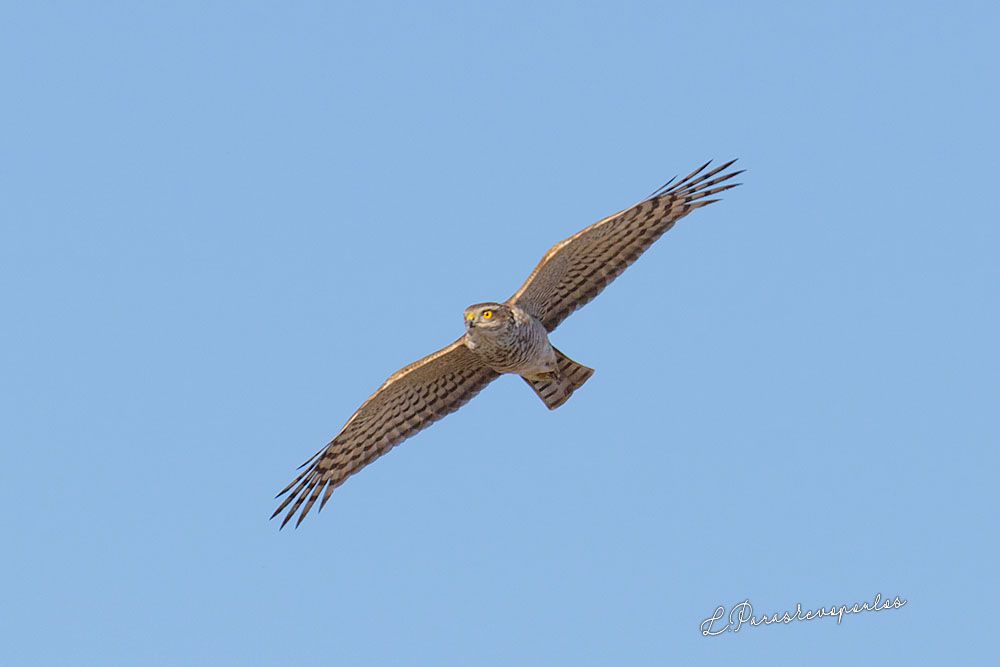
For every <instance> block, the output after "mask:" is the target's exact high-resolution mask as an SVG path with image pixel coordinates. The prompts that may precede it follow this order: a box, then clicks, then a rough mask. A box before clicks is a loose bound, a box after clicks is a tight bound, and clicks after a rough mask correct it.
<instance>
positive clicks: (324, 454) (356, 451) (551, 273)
mask: <svg viewBox="0 0 1000 667" xmlns="http://www.w3.org/2000/svg"><path fill="white" fill-rule="evenodd" d="M734 162H735V160H731V161H729V162H727V163H725V164H723V165H721V166H719V167H717V168H714V169H712V170H709V171H706V169H708V166H709V165H710V164H711V162H707V163H705V164H704V165H702V166H701V167H699V168H698V169H696V170H694V171H693V172H691V173H690V174H688V175H687V176H685V177H684V178H682V179H681V180H679V181H677V182H676V183H674V180H675V179H671V180H670V181H668V182H667V183H666V184H665V185H663V186H662V187H661V188H659V189H658V190H656V191H655V192H653V194H651V195H650V196H649V197H647V198H646V199H644V200H643V201H641V202H639V203H638V204H636V205H635V206H632V207H631V208H627V209H625V210H623V211H621V212H619V213H616V214H614V215H612V216H609V217H607V218H604V219H603V220H600V221H599V222H596V223H594V224H593V225H591V226H589V227H587V228H586V229H584V230H583V231H581V232H579V233H578V234H574V235H573V236H571V237H569V238H568V239H566V240H565V241H562V242H561V243H557V244H556V245H555V246H553V247H552V249H551V250H549V251H548V252H547V253H545V256H544V257H543V258H542V261H541V262H539V263H538V266H537V267H535V270H534V271H533V272H532V273H531V275H530V276H528V280H527V281H525V283H524V285H522V286H521V289H519V290H517V292H516V293H515V294H514V296H512V297H510V298H509V299H507V300H506V301H504V302H486V303H478V304H475V305H473V306H469V307H468V308H466V309H465V333H464V335H463V336H462V337H461V338H459V339H458V340H456V341H455V342H454V343H452V344H451V345H448V346H447V347H445V348H443V349H441V350H438V351H437V352H435V353H434V354H431V355H430V356H427V357H424V358H423V359H421V360H419V361H417V362H415V363H412V364H410V365H409V366H407V367H405V368H403V369H401V370H400V371H398V372H397V373H394V374H393V375H392V377H390V378H389V379H388V380H386V381H385V383H384V384H383V385H382V386H381V387H379V389H378V391H376V392H375V393H374V394H372V396H371V397H370V398H369V399H368V400H367V401H365V402H364V403H363V404H362V405H361V407H360V408H358V410H357V412H355V413H354V415H353V416H351V418H350V419H348V420H347V424H346V425H345V426H344V428H343V429H342V430H341V431H340V433H339V434H338V435H337V436H336V437H335V438H334V439H333V440H331V441H330V443H329V444H328V445H327V446H326V447H324V448H323V449H321V450H320V451H319V452H317V453H316V454H315V455H314V456H313V457H312V458H310V459H309V460H308V461H306V462H305V463H303V464H302V465H301V466H300V467H299V469H300V470H302V469H303V468H304V470H302V472H301V474H299V475H298V476H297V477H296V478H295V479H294V480H293V481H292V482H291V484H289V485H288V486H286V487H285V488H284V489H283V490H282V491H281V493H279V494H278V496H277V497H278V498H280V497H281V496H286V497H285V499H284V500H283V501H282V502H281V504H280V505H279V506H278V509H276V510H275V512H274V514H272V515H271V518H272V519H273V518H274V517H275V516H277V515H278V514H280V513H281V512H282V511H284V510H285V509H286V508H288V510H287V512H286V514H285V517H284V520H283V521H282V522H281V526H282V527H284V526H285V524H287V523H288V522H289V521H290V520H291V519H292V517H294V516H295V514H296V513H297V512H298V521H297V522H296V524H295V525H296V526H298V525H299V524H300V523H302V520H303V519H305V517H306V515H308V514H309V510H311V509H312V507H313V505H314V504H315V502H316V500H317V499H319V498H320V496H321V495H322V502H321V503H320V509H321V510H322V508H323V507H324V506H325V505H326V502H327V501H328V500H329V499H330V495H331V494H332V493H333V490H334V489H335V488H337V487H338V486H340V485H341V484H342V483H343V482H344V480H346V479H347V478H348V477H350V476H351V475H353V474H354V473H356V472H357V471H358V470H360V469H361V468H363V467H364V466H366V465H368V464H369V463H371V462H372V461H374V460H375V459H377V458H378V457H379V456H381V455H383V454H385V453H386V452H388V451H389V450H390V449H392V448H393V447H394V446H396V445H398V444H399V443H401V442H402V441H403V440H405V439H406V438H408V437H410V436H411V435H413V434H414V433H417V432H418V431H420V430H422V429H424V428H426V427H428V426H430V425H431V424H432V423H433V422H435V421H437V420H438V419H441V418H442V417H444V416H445V415H447V414H450V413H452V412H454V411H455V410H458V409H459V408H460V407H462V406H463V405H465V404H466V403H467V402H468V401H469V400H471V399H472V397H474V396H475V395H476V394H478V393H479V392H480V390H482V388H483V387H485V386H486V385H488V384H489V383H490V382H492V381H493V380H495V379H496V378H498V377H499V376H500V375H502V374H504V373H512V374H516V375H520V376H521V377H522V378H524V380H525V382H527V383H528V385H530V386H531V388H532V389H533V390H534V391H535V393H536V394H538V397H539V398H540V399H541V400H542V401H543V402H544V403H545V405H546V406H548V408H549V409H550V410H554V409H555V408H558V407H559V406H560V405H562V404H563V403H565V402H566V401H567V399H569V397H570V396H571V395H572V394H573V392H574V391H576V390H577V389H579V388H580V386H581V385H583V383H584V382H586V381H587V380H588V379H589V378H590V376H591V375H592V374H593V372H594V371H593V369H590V368H587V367H586V366H584V365H582V364H578V363H577V362H575V361H573V360H572V359H570V358H569V357H567V356H566V355H565V354H563V353H562V352H560V351H559V350H558V349H556V348H555V347H554V346H553V345H552V343H550V342H549V333H551V332H552V330H553V329H555V328H556V327H557V326H559V323H560V322H562V321H563V320H564V319H566V318H567V317H568V316H569V315H570V314H571V313H572V312H573V311H574V310H576V309H577V308H580V307H581V306H583V305H584V304H586V303H588V302H589V301H590V300H591V299H593V298H594V297H595V296H597V295H598V294H599V293H600V292H601V290H603V289H604V288H605V287H607V285H608V284H609V283H610V282H611V281H612V280H614V279H615V278H617V277H618V276H619V275H620V274H621V273H622V271H624V270H625V269H626V268H627V267H628V266H629V265H630V264H632V262H634V261H635V260H636V259H638V257H639V255H641V254H642V253H643V252H644V251H645V250H646V249H647V248H649V247H650V246H651V245H652V244H653V242H654V241H656V240H657V239H658V238H660V236H662V235H663V233H664V232H666V231H667V230H668V229H670V228H671V227H673V226H674V223H675V222H677V221H678V220H680V219H681V218H683V217H684V216H685V215H687V214H688V213H690V212H691V211H693V210H695V209H696V208H700V207H702V206H706V205H708V204H711V203H713V202H716V201H718V199H712V198H711V197H712V196H713V195H716V194H719V193H720V192H722V191H724V190H728V189H729V188H733V187H736V186H737V185H739V184H738V183H726V184H723V183H724V182H725V181H728V180H729V179H731V178H733V177H734V176H736V175H737V174H741V173H743V172H742V171H726V170H727V169H728V168H729V167H730V166H732V164H733V163H734ZM286 494H287V495H286ZM289 506H290V507H289ZM300 510H301V511H300Z"/></svg>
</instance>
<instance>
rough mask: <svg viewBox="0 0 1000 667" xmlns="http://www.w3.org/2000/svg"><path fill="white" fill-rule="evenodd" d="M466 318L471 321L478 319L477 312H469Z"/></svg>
mask: <svg viewBox="0 0 1000 667" xmlns="http://www.w3.org/2000/svg"><path fill="white" fill-rule="evenodd" d="M465 319H467V320H469V321H470V322H471V321H472V320H474V319H476V314H475V313H469V314H467V315H466V316H465Z"/></svg>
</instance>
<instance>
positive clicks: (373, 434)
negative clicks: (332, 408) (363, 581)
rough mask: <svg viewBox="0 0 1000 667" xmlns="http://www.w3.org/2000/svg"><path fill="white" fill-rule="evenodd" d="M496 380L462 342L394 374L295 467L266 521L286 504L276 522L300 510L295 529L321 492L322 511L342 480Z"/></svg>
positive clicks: (493, 374)
mask: <svg viewBox="0 0 1000 667" xmlns="http://www.w3.org/2000/svg"><path fill="white" fill-rule="evenodd" d="M496 377H498V374H497V373H496V371H494V370H492V369H490V368H487V367H486V366H484V365H483V364H482V363H481V362H480V360H479V357H477V356H476V355H475V354H473V353H472V352H471V351H470V350H469V349H468V348H467V347H466V346H465V344H464V343H463V342H462V339H461V338H459V339H458V340H457V341H455V342H454V343H452V344H451V345H449V346H448V347H446V348H444V349H442V350H438V351H437V352H435V353H434V354H432V355H430V356H427V357H424V358H423V359H421V360H420V361H417V362H416V363H413V364H410V365H409V366H407V367H406V368H403V369H402V370H400V371H399V372H397V373H395V374H394V375H393V376H392V377H390V378H389V379H388V380H386V381H385V384H383V385H382V386H381V387H380V388H379V390H378V391H376V392H375V393H374V394H372V396H371V398H369V399H368V400H367V401H365V402H364V404H363V405H362V406H361V407H360V408H358V411H357V412H355V413H354V416H352V417H351V418H350V419H349V420H348V421H347V424H346V425H345V426H344V429H343V430H342V431H341V432H340V433H339V434H338V435H337V437H335V438H334V439H333V440H332V441H331V442H330V444H328V445H327V446H326V447H324V448H323V449H321V450H320V451H318V452H317V453H316V454H315V455H314V456H313V457H312V458H311V459H309V460H308V461H306V462H305V463H303V464H302V465H301V466H300V469H301V468H305V470H303V472H302V473H301V474H300V475H299V476H298V477H296V478H295V479H294V480H293V481H292V483H291V484H289V485H288V486H286V487H285V488H284V489H283V490H282V491H281V493H279V494H278V496H277V497H279V498H280V497H281V496H283V495H285V494H288V497H286V498H285V500H284V501H283V502H282V503H281V505H279V506H278V509H276V510H275V511H274V514H272V515H271V518H272V519H273V518H274V517H276V516H277V515H278V514H280V513H281V512H282V511H283V510H284V509H285V508H286V507H288V506H289V505H291V507H290V508H289V510H288V513H287V514H286V515H285V518H284V520H283V521H282V522H281V527H282V528H284V527H285V524H287V523H288V522H289V521H290V520H291V518H292V517H293V516H294V515H295V513H296V512H297V511H298V510H299V508H300V507H301V508H302V512H301V513H300V514H299V518H298V521H297V522H296V524H295V525H296V526H298V525H299V524H300V523H302V520H303V519H305V518H306V515H307V514H309V510H310V509H312V506H313V503H315V502H316V499H317V498H319V496H320V494H321V493H323V490H324V489H325V490H326V493H325V494H324V495H323V501H322V502H321V503H320V506H319V507H320V509H321V510H322V509H323V506H324V505H326V501H327V500H329V499H330V494H332V493H333V490H334V489H335V488H337V487H338V486H340V485H341V484H342V483H343V482H344V480H346V479H347V478H348V477H350V476H351V475H352V474H354V473H355V472H357V471H358V470H360V469H361V468H363V467H365V466H366V465H368V464H369V463H371V462H372V461H374V460H375V459H377V458H378V457H379V456H381V455H382V454H385V453H386V452H387V451H389V450H390V449H392V448H393V447H394V446H396V445H398V444H399V443H401V442H402V441H403V440H405V439H406V438H408V437H410V436H411V435H413V434H414V433H416V432H417V431H420V430H422V429H424V428H427V427H428V426H430V425H431V424H432V423H434V422H435V421H437V420H438V419H441V418H442V417H444V416H445V415H447V414H450V413H452V412H454V411H455V410H458V409H459V408H460V407H462V406H463V405H465V404H466V403H468V402H469V401H470V400H471V399H472V397H473V396H475V395H476V394H478V393H479V392H480V391H481V390H482V388H483V387H485V386H486V385H488V384H489V383H490V382H491V381H492V380H494V379H495V378H496ZM303 503H305V505H304V506H303Z"/></svg>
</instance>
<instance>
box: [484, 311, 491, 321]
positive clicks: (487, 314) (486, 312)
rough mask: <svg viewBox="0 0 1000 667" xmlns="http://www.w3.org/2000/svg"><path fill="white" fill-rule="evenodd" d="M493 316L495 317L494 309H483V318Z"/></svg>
mask: <svg viewBox="0 0 1000 667" xmlns="http://www.w3.org/2000/svg"><path fill="white" fill-rule="evenodd" d="M492 317H493V311H492V310H484V311H483V319H484V320H488V319H490V318H492Z"/></svg>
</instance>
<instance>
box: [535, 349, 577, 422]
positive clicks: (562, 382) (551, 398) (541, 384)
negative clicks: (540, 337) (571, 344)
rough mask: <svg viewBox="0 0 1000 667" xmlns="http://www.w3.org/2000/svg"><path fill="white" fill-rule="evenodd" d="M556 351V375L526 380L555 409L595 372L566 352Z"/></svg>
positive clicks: (539, 396) (544, 401)
mask: <svg viewBox="0 0 1000 667" xmlns="http://www.w3.org/2000/svg"><path fill="white" fill-rule="evenodd" d="M552 349H553V350H554V351H555V353H556V368H557V369H558V370H557V371H556V373H555V377H553V378H551V379H547V380H529V379H528V378H524V381H525V382H527V383H528V384H529V385H531V388H532V389H534V390H535V393H536V394H538V398H540V399H542V402H543V403H545V405H546V407H548V409H549V410H555V409H556V408H558V407H559V406H560V405H562V404H563V403H565V402H566V401H568V400H569V397H570V396H572V395H573V392H574V391H576V390H577V389H579V388H580V387H582V386H583V383H584V382H586V381H587V380H589V379H590V376H591V375H593V374H594V369H593V368H587V367H586V366H584V365H583V364H578V363H576V362H575V361H573V360H572V359H570V358H569V357H567V356H566V355H565V354H563V353H562V352H560V351H559V350H556V348H554V347H553V348H552Z"/></svg>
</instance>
